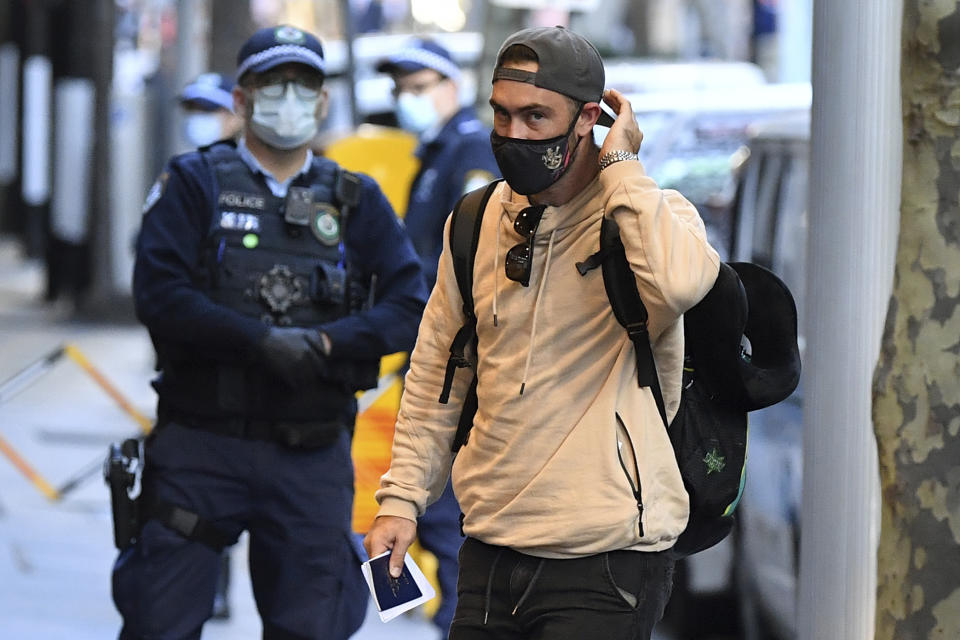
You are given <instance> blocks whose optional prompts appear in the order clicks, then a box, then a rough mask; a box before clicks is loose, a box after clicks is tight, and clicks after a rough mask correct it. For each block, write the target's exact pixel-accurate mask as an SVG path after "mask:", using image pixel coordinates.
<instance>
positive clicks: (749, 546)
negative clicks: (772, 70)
mask: <svg viewBox="0 0 960 640" xmlns="http://www.w3.org/2000/svg"><path fill="white" fill-rule="evenodd" d="M809 131H810V118H809V115H808V114H805V115H801V116H797V117H792V118H786V119H776V120H772V121H767V122H763V123H759V124H758V125H756V126H754V127H753V128H752V131H751V138H750V141H749V149H750V157H749V159H748V160H747V162H746V164H745V166H744V170H743V173H742V176H741V180H740V182H739V188H738V195H737V201H736V206H735V209H734V211H735V218H736V228H737V232H738V233H737V236H736V238H735V241H734V245H733V258H734V259H736V260H748V261H751V262H756V263H758V264H762V265H764V266H766V267H768V268H769V269H771V270H772V271H773V272H774V273H776V274H777V275H778V276H780V278H781V279H783V281H784V282H785V283H786V284H787V286H788V287H789V288H790V291H791V292H792V293H793V296H794V300H795V301H796V303H797V312H798V315H799V319H800V324H799V329H800V336H799V343H800V353H801V357H802V356H803V353H804V348H803V347H804V339H803V330H804V328H803V322H802V319H803V313H804V307H805V288H804V285H805V278H806V239H807V225H808V214H807V183H808V180H807V178H808V168H809V148H810V134H809ZM802 429H803V381H802V379H801V383H800V386H798V388H797V390H796V391H794V393H793V395H791V396H790V397H789V398H788V399H787V400H785V401H784V402H781V403H780V404H777V405H774V406H773V407H769V408H767V409H763V410H760V411H755V412H753V413H751V414H750V432H749V450H748V458H747V482H746V485H745V487H744V495H743V498H742V500H741V503H740V506H739V507H738V509H737V512H738V527H737V533H736V540H735V542H736V553H735V556H734V557H735V562H734V573H735V576H736V583H737V591H738V597H739V600H740V611H741V625H742V637H743V638H744V640H761V639H763V640H767V639H768V638H776V639H777V640H793V639H794V638H796V636H797V620H796V616H797V606H796V603H797V582H798V570H799V561H800V526H801V504H802V502H801V490H802V486H803V449H802V447H803V439H802Z"/></svg>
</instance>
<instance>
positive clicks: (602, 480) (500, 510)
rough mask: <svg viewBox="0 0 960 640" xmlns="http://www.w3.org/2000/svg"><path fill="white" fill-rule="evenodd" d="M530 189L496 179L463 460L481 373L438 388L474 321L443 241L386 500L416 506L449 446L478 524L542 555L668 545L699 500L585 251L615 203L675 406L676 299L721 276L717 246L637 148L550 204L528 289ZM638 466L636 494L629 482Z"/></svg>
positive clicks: (426, 495) (465, 505)
mask: <svg viewBox="0 0 960 640" xmlns="http://www.w3.org/2000/svg"><path fill="white" fill-rule="evenodd" d="M528 204H529V203H528V201H527V199H526V197H524V196H520V195H518V194H514V193H513V192H512V190H511V189H510V188H509V187H508V186H507V185H506V183H501V185H500V186H498V187H497V190H496V191H495V192H494V193H493V195H492V197H491V198H490V201H489V203H488V205H487V208H486V211H485V213H484V218H483V225H482V228H481V233H480V241H479V246H478V248H477V254H476V262H475V267H474V283H473V294H474V307H475V310H476V315H477V319H478V320H477V336H478V362H479V365H478V374H479V383H478V387H477V395H478V398H479V410H478V411H477V415H476V417H475V420H474V426H473V430H472V431H471V432H470V440H469V442H468V444H467V445H466V446H465V447H463V448H462V449H461V450H460V452H459V454H457V457H456V460H455V461H452V460H451V456H452V454H451V452H450V445H451V442H452V440H453V436H454V433H455V432H456V426H457V419H458V417H459V414H460V408H461V403H462V399H463V397H464V395H465V392H466V388H467V386H468V384H469V381H470V378H471V371H469V370H467V369H460V370H458V373H457V376H456V379H455V381H454V385H453V389H452V392H451V394H450V402H449V403H448V404H446V405H444V404H440V403H439V402H438V397H439V395H440V390H441V388H442V386H443V377H444V369H445V367H446V364H447V357H448V356H449V348H450V343H451V341H452V340H453V337H454V335H455V334H456V332H457V330H458V329H459V328H460V327H461V325H462V324H463V320H464V316H463V311H462V301H461V299H460V294H459V291H458V289H457V283H456V278H455V276H454V272H453V265H452V261H451V257H450V250H449V246H447V242H446V241H445V246H444V250H443V254H442V255H441V258H440V264H439V271H438V275H437V284H436V286H435V288H434V290H433V293H432V294H431V296H430V300H429V302H428V303H427V308H426V311H425V313H424V317H423V321H422V322H421V324H420V333H419V337H418V339H417V345H416V348H415V349H414V351H413V354H412V356H411V362H410V371H409V373H408V374H407V377H406V387H405V390H404V394H403V399H402V400H401V406H400V413H399V415H398V418H397V425H396V433H395V436H394V442H393V460H392V463H391V466H390V470H389V471H388V472H387V473H386V474H384V476H383V478H382V479H381V488H380V490H379V491H378V492H377V494H376V496H377V499H378V500H379V501H380V504H381V506H380V511H379V515H395V516H402V517H405V518H409V519H415V518H416V517H417V516H418V515H419V514H422V513H423V511H424V509H425V508H426V505H427V504H429V503H430V502H432V501H434V500H436V499H437V498H438V497H439V495H440V493H441V491H442V490H443V487H444V485H445V483H446V480H447V477H448V473H449V470H450V465H451V462H453V486H454V491H455V492H456V495H457V498H458V500H459V501H460V506H461V509H462V510H463V512H464V514H465V520H464V532H465V533H466V534H467V535H468V536H471V537H475V538H477V539H479V540H482V541H483V542H486V543H488V544H495V545H503V546H508V547H511V548H513V549H516V550H518V551H521V552H523V553H528V554H531V555H535V556H541V557H546V558H567V557H577V556H583V555H590V554H594V553H600V552H604V551H611V550H615V549H641V550H649V551H657V550H661V549H666V548H668V547H670V546H672V545H673V543H674V541H675V539H676V537H677V536H678V535H679V534H680V533H681V531H682V530H683V528H684V527H685V526H686V521H687V515H688V504H687V495H686V492H685V490H684V488H683V483H682V481H681V479H680V474H679V471H678V469H677V464H676V460H675V458H674V455H673V450H672V448H671V446H670V441H669V439H668V437H667V433H666V430H665V429H664V426H663V422H662V420H661V419H660V415H659V413H658V411H657V407H656V403H655V401H654V399H653V396H652V394H651V392H650V390H649V389H647V388H643V389H641V388H639V387H638V386H637V371H636V360H635V355H634V351H633V346H632V344H631V343H630V340H629V339H628V337H627V334H626V331H625V330H624V329H623V327H622V326H621V325H620V324H618V323H617V320H616V318H614V315H613V311H612V309H611V307H610V302H609V300H608V299H607V295H606V292H605V290H604V285H603V276H602V272H601V269H599V268H598V269H594V270H592V271H589V272H588V273H587V274H586V275H585V276H581V275H580V273H579V272H578V271H577V269H576V266H575V265H576V263H577V262H579V261H582V260H584V259H586V258H587V257H589V256H590V255H591V254H593V253H595V252H596V251H597V250H598V248H599V238H600V223H601V219H602V216H603V215H607V216H612V217H613V218H614V219H615V220H616V222H617V223H618V225H619V227H620V235H621V238H622V240H623V243H624V246H625V248H626V251H627V256H628V259H629V261H630V264H631V266H632V268H633V270H634V272H635V274H636V277H637V286H638V288H639V291H640V294H641V296H642V297H643V300H644V303H645V305H646V307H647V310H648V312H649V316H650V319H649V327H650V332H651V336H652V339H653V348H654V357H655V359H656V362H657V368H658V373H659V376H660V381H661V387H662V389H663V393H664V400H665V402H666V406H667V412H668V416H670V417H672V416H673V414H674V413H675V412H676V409H677V404H678V401H679V395H680V385H681V377H682V368H683V330H682V326H683V325H682V313H683V312H684V311H685V310H686V309H689V308H690V307H691V306H693V305H694V304H695V303H696V302H698V301H699V300H700V299H701V298H702V297H703V296H704V295H705V294H706V292H707V291H708V290H709V289H710V287H711V286H712V284H713V281H714V280H715V279H716V276H717V272H718V269H719V258H718V256H717V253H716V251H714V250H713V248H711V247H710V246H709V244H708V243H707V240H706V233H705V230H704V227H703V223H702V221H701V220H700V217H699V216H698V214H697V212H696V210H695V209H694V207H693V206H692V205H691V204H690V203H689V202H688V201H687V200H686V199H684V198H683V197H682V196H681V195H680V194H679V193H677V192H675V191H661V190H660V189H659V188H658V187H657V185H656V183H654V181H653V180H652V179H650V178H649V177H648V176H646V175H645V173H644V171H643V167H642V165H641V164H640V163H639V162H633V161H625V162H618V163H615V164H613V165H611V166H609V167H608V168H606V169H604V170H603V171H601V172H600V174H599V176H598V178H597V179H595V180H594V181H593V182H591V183H590V184H589V185H588V186H587V187H586V188H585V189H584V191H583V192H582V193H581V194H579V195H578V196H576V197H575V198H574V199H573V200H571V201H570V202H568V203H567V204H564V205H562V206H559V207H547V208H546V210H545V211H544V214H543V218H542V220H541V222H540V226H539V228H538V230H537V234H536V238H535V248H534V254H533V261H534V266H533V273H532V275H531V278H530V286H529V287H523V286H521V285H520V284H519V283H516V282H512V281H510V280H508V279H507V278H506V276H505V275H504V259H505V255H506V252H507V250H508V249H509V248H510V247H512V246H513V245H515V244H517V243H518V242H520V241H521V238H520V236H519V235H518V234H517V233H516V232H515V231H514V230H513V220H514V218H515V217H516V215H517V213H518V212H519V211H520V210H521V209H522V208H523V207H525V206H527V205H528ZM447 226H448V227H449V220H448V222H447ZM447 231H448V230H445V233H444V237H445V238H447V237H448V233H447ZM495 318H496V322H494V319H495ZM521 388H523V393H522V394H521ZM638 474H639V485H640V497H641V500H640V501H639V502H642V506H641V505H638V500H637V499H636V498H635V495H634V491H633V489H632V487H631V485H633V486H636V484H637V480H638V478H637V476H638Z"/></svg>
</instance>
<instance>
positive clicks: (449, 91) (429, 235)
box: [377, 39, 500, 638]
mask: <svg viewBox="0 0 960 640" xmlns="http://www.w3.org/2000/svg"><path fill="white" fill-rule="evenodd" d="M377 70H378V71H380V72H385V73H389V74H390V76H391V78H392V79H393V83H394V92H393V93H394V97H395V99H396V114H397V121H398V123H399V124H400V126H401V127H402V128H404V129H406V130H407V131H409V132H411V133H413V134H415V135H416V136H417V138H418V146H417V149H416V152H415V153H416V155H417V157H418V158H419V160H420V168H419V170H418V172H417V175H416V176H415V178H414V180H413V184H412V185H411V187H410V197H409V200H408V205H407V212H406V215H405V216H404V223H405V224H406V227H407V231H408V232H409V234H410V239H411V240H413V244H414V247H415V248H416V250H417V253H418V254H419V256H420V260H421V263H422V266H423V271H424V274H425V275H426V277H427V283H428V285H429V286H430V287H431V288H432V287H433V284H434V281H435V280H436V277H437V262H438V261H439V259H440V252H441V250H442V249H443V227H444V222H445V221H446V219H447V216H448V215H449V214H450V211H451V210H452V209H453V207H454V205H455V204H456V203H457V200H459V199H460V196H462V195H463V194H464V193H467V192H468V191H472V190H473V189H476V188H477V187H480V186H482V185H485V184H487V183H488V182H490V181H491V180H493V179H494V178H495V177H499V175H500V170H499V169H498V168H497V162H496V160H495V159H494V157H493V152H492V151H491V149H490V130H489V129H488V128H487V127H486V126H484V125H483V123H481V122H480V120H479V119H478V118H477V114H476V112H475V111H474V109H473V108H472V107H470V106H463V105H462V104H461V100H460V86H461V76H462V73H461V70H460V69H459V68H458V67H457V65H456V64H455V63H454V61H453V56H451V55H450V52H449V51H448V50H447V49H446V48H444V47H443V46H442V45H440V44H438V43H436V42H434V41H432V40H424V39H414V40H412V41H411V42H409V43H408V44H407V45H406V46H405V47H404V48H402V49H400V50H399V51H398V52H397V53H395V54H393V55H392V56H390V57H388V58H386V59H384V60H381V61H380V62H379V63H378V65H377ZM417 533H418V537H419V541H420V544H421V545H422V546H423V547H424V548H425V549H426V550H428V551H430V552H431V553H433V554H434V555H435V556H436V557H437V563H438V568H437V581H438V583H439V586H440V606H439V607H438V608H437V611H436V613H435V614H434V616H433V623H434V624H435V625H436V626H437V627H438V628H439V629H440V631H441V634H442V637H444V638H446V637H447V633H448V632H449V629H450V623H451V622H452V621H453V613H454V611H456V608H457V573H458V566H457V555H458V554H459V552H460V545H461V543H462V542H463V538H462V536H461V534H460V505H459V504H457V499H456V497H455V496H454V494H453V486H452V485H451V484H450V483H449V482H448V483H447V486H446V487H445V488H444V490H443V494H442V495H441V496H440V498H439V499H437V501H436V502H434V503H433V504H431V505H430V506H429V507H428V508H427V510H426V512H425V513H424V514H423V515H422V516H421V517H420V518H419V519H418V528H417Z"/></svg>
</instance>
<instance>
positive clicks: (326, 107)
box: [317, 87, 330, 122]
mask: <svg viewBox="0 0 960 640" xmlns="http://www.w3.org/2000/svg"><path fill="white" fill-rule="evenodd" d="M329 111H330V92H329V91H327V88H326V87H324V88H323V89H321V90H320V99H319V100H317V120H318V121H320V122H323V120H324V118H326V117H327V113H328V112H329Z"/></svg>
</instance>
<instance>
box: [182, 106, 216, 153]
mask: <svg viewBox="0 0 960 640" xmlns="http://www.w3.org/2000/svg"><path fill="white" fill-rule="evenodd" d="M183 137H184V138H185V139H186V141H187V142H189V143H190V144H191V145H193V146H194V147H205V146H206V145H208V144H213V143H214V142H216V141H217V140H220V139H221V138H223V127H222V126H221V125H220V116H219V115H218V114H217V113H216V112H215V111H211V112H209V113H191V114H188V115H185V116H184V117H183Z"/></svg>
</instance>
